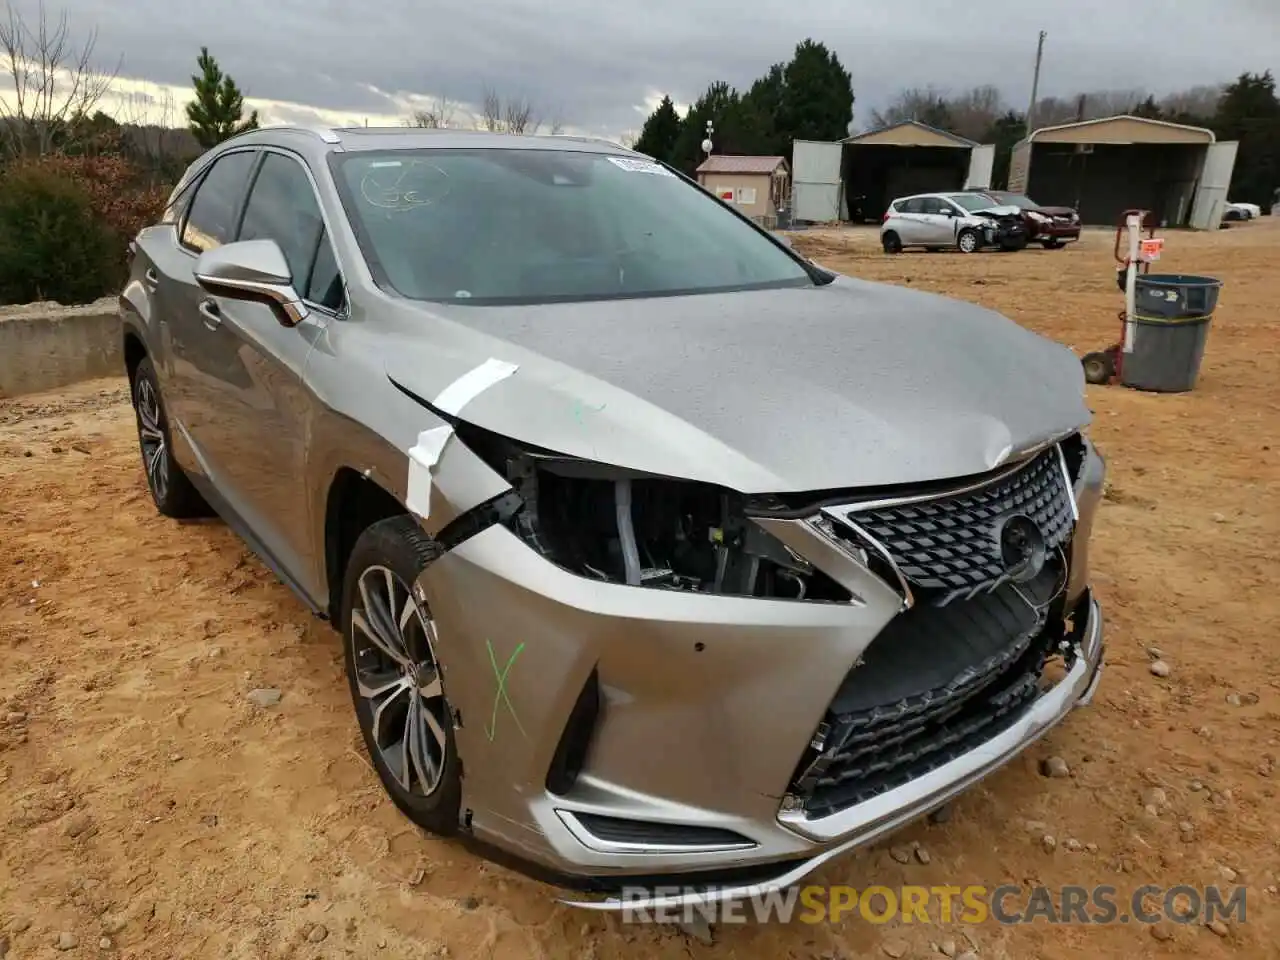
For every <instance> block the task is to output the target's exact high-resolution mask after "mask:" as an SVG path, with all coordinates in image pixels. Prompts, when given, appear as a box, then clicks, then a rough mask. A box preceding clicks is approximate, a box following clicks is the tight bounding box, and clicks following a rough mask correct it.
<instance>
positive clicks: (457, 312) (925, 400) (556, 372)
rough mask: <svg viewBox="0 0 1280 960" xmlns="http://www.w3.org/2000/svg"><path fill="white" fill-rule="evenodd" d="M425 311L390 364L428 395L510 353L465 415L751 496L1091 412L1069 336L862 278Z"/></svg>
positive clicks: (943, 473) (989, 441) (941, 471)
mask: <svg viewBox="0 0 1280 960" xmlns="http://www.w3.org/2000/svg"><path fill="white" fill-rule="evenodd" d="M411 309H414V310H418V311H424V312H428V313H430V314H432V315H433V316H434V318H435V319H436V321H437V322H438V327H437V329H438V334H439V335H438V336H431V335H427V336H423V335H421V334H419V335H403V336H399V337H394V338H392V342H390V343H388V344H384V347H385V349H386V355H385V365H386V370H387V373H388V375H389V376H390V378H391V379H392V380H393V381H395V382H396V383H397V384H399V385H400V386H401V387H402V388H404V389H405V390H407V391H409V392H411V393H413V394H414V395H415V396H417V397H419V398H421V399H422V400H424V401H426V402H427V403H431V401H432V399H433V398H435V397H437V396H439V395H440V393H441V391H443V390H444V389H445V388H446V387H447V386H449V384H451V383H453V382H454V381H456V380H457V379H458V378H459V377H461V376H463V375H465V374H466V373H468V371H471V370H472V369H474V368H475V367H477V366H479V365H481V364H483V363H485V361H486V360H488V359H489V358H493V359H497V360H501V361H505V362H506V363H509V364H515V365H517V369H516V371H515V372H514V373H513V374H511V375H510V376H507V377H505V378H502V379H499V380H496V382H493V383H492V385H491V386H489V387H488V388H487V389H484V390H483V391H482V392H480V393H479V394H478V395H476V396H475V397H474V399H471V400H470V401H469V402H467V403H466V405H465V406H464V407H463V408H461V410H460V411H450V412H456V413H457V415H458V416H459V418H460V419H462V420H464V421H467V422H469V423H472V424H475V425H476V426H479V427H482V428H484V429H486V430H490V431H493V432H496V433H499V434H502V435H504V436H506V437H509V438H512V439H514V440H518V441H522V442H525V443H528V444H531V445H536V446H539V447H543V448H546V449H549V450H553V451H556V452H558V453H562V454H568V455H572V456H577V457H582V458H586V459H590V460H594V461H597V462H601V463H607V464H613V465H615V466H620V467H628V468H632V469H635V470H641V471H645V472H649V473H656V474H662V475H666V476H676V477H683V478H687V479H695V480H704V481H707V482H712V483H719V484H722V485H724V486H727V487H729V488H732V489H736V490H739V491H741V492H744V493H763V492H778V493H781V492H793V491H817V490H831V489H838V488H848V487H862V486H882V485H896V484H910V483H918V482H924V481H930V480H940V479H949V478H954V477H962V476H968V475H972V474H976V473H981V472H984V471H987V470H990V469H993V468H995V467H997V466H999V465H1000V464H1001V463H1002V462H1004V461H1006V460H1007V459H1009V457H1010V456H1011V455H1014V454H1016V453H1017V452H1019V451H1020V450H1023V449H1027V448H1030V447H1034V446H1036V445H1039V444H1041V443H1043V442H1045V441H1047V440H1051V439H1053V438H1055V437H1057V436H1060V435H1062V434H1064V433H1066V432H1069V431H1071V430H1073V429H1076V428H1079V427H1080V426H1082V425H1084V424H1086V423H1087V422H1088V421H1089V417H1090V414H1089V410H1088V408H1087V407H1086V406H1085V403H1084V378H1083V372H1082V369H1081V367H1080V363H1079V361H1078V360H1077V359H1076V357H1075V356H1074V354H1072V352H1071V351H1070V350H1068V349H1067V348H1066V347H1064V346H1061V345H1060V344H1057V343H1055V342H1054V341H1051V340H1048V339H1046V338H1043V337H1040V336H1038V335H1036V334H1033V333H1031V332H1030V331H1028V330H1025V329H1023V328H1021V327H1019V326H1018V325H1016V324H1015V323H1013V322H1012V321H1010V320H1008V319H1006V318H1005V317H1003V316H1001V315H1000V314H997V313H995V312H993V311H990V310H986V309H983V308H981V307H978V306H975V305H973V304H970V303H967V302H964V301H959V300H953V299H948V298H944V297H941V296H936V295H933V294H928V293H923V292H920V291H915V290H911V289H907V288H903V287H898V286H892V285H889V284H882V283H870V282H866V281H860V280H853V279H850V278H847V277H838V278H837V279H836V280H835V281H834V282H832V283H830V284H828V285H825V286H813V287H804V288H789V289H775V290H760V291H750V292H738V293H726V294H703V295H696V296H678V297H661V298H643V299H619V300H611V301H595V302H590V303H560V304H548V305H537V306H502V307H492V306H478V307H473V306H451V305H450V306H442V305H437V304H420V305H416V306H415V307H413V308H411ZM424 319H425V318H423V317H421V316H419V317H418V329H419V330H421V329H422V326H421V324H422V321H423V320H424ZM453 395H455V396H456V395H457V391H456V390H455V391H454V394H453Z"/></svg>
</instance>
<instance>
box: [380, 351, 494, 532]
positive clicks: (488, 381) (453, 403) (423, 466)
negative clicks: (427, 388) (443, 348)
mask: <svg viewBox="0 0 1280 960" xmlns="http://www.w3.org/2000/svg"><path fill="white" fill-rule="evenodd" d="M517 369H518V366H517V365H516V364H514V363H507V362H505V361H502V360H495V359H494V358H492V357H490V358H489V359H488V360H486V361H485V362H484V363H482V364H480V366H478V367H475V368H474V369H472V370H469V371H468V372H467V373H464V374H463V375H462V376H460V377H459V378H458V379H457V380H455V381H453V383H451V384H449V385H448V386H447V387H445V388H444V389H443V390H441V391H440V393H439V394H438V395H437V396H436V398H435V400H434V401H433V403H432V406H434V407H435V408H436V409H437V410H440V411H442V412H444V413H447V414H450V415H452V416H457V415H458V412H459V411H460V410H461V409H462V408H463V407H465V406H466V405H467V404H468V403H470V402H471V401H472V400H474V399H475V398H476V397H478V396H480V394H481V393H483V392H484V391H485V390H488V389H489V388H490V387H491V386H493V385H494V384H495V383H498V382H499V381H500V380H505V379H506V378H507V377H509V376H511V374H513V373H515V372H516V370H517ZM451 436H453V427H451V426H449V425H447V424H446V425H445V426H442V427H432V428H431V429H430V430H423V431H422V432H421V433H420V434H418V442H417V443H415V444H414V445H413V446H412V447H410V448H409V479H408V482H407V483H406V484H405V506H407V507H408V508H409V511H410V512H411V513H413V514H416V515H417V516H419V517H422V518H423V519H426V518H427V517H429V516H430V515H431V475H432V474H433V473H434V472H435V468H436V464H438V463H439V462H440V457H441V456H443V455H444V448H445V444H446V443H448V442H449V438H450V437H451Z"/></svg>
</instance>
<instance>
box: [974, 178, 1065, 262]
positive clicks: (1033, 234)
mask: <svg viewBox="0 0 1280 960" xmlns="http://www.w3.org/2000/svg"><path fill="white" fill-rule="evenodd" d="M971 192H972V193H980V194H982V195H983V196H984V197H990V198H991V199H992V200H994V201H995V202H996V203H1001V204H1004V205H1006V206H1010V207H1017V208H1018V209H1019V210H1021V211H1022V219H1023V222H1024V223H1026V225H1027V236H1028V238H1029V242H1030V243H1038V244H1040V245H1041V246H1043V247H1044V248H1045V249H1046V250H1057V249H1058V248H1059V247H1061V246H1062V245H1063V244H1067V243H1070V242H1071V241H1073V240H1079V239H1080V214H1078V213H1077V212H1076V211H1075V210H1074V209H1072V208H1071V207H1042V206H1040V204H1038V203H1036V202H1035V201H1034V200H1032V199H1030V198H1029V197H1024V196H1023V195H1022V194H1020V193H1010V192H1009V191H1008V190H973V191H971Z"/></svg>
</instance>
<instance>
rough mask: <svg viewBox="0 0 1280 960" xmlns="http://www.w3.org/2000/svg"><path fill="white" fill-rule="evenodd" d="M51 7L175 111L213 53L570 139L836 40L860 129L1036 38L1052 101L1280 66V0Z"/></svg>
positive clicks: (187, 0)
mask: <svg viewBox="0 0 1280 960" xmlns="http://www.w3.org/2000/svg"><path fill="white" fill-rule="evenodd" d="M6 2H7V3H11V4H12V6H13V7H14V9H16V10H17V11H18V12H19V13H20V14H21V15H22V16H24V17H26V18H27V19H28V21H29V22H31V23H35V22H36V21H37V19H38V10H39V5H38V0H0V16H3V5H4V4H5V3H6ZM45 4H46V8H47V10H48V14H49V16H50V17H52V18H56V17H57V15H58V13H59V12H60V11H61V10H65V11H66V12H67V13H68V14H69V16H70V22H71V27H72V31H73V34H75V35H76V36H78V37H84V36H85V35H86V34H87V32H88V31H89V30H90V29H91V28H93V27H95V26H96V28H97V30H98V43H97V54H98V59H99V60H100V61H102V62H103V63H104V64H105V65H108V66H114V64H115V62H116V60H117V58H123V62H122V65H121V68H120V78H121V79H120V81H119V82H118V84H117V94H118V97H119V96H129V95H131V94H133V95H136V94H137V93H138V92H143V93H145V94H149V95H151V96H159V95H160V94H161V93H162V91H163V90H164V89H165V88H168V89H170V91H171V93H172V96H173V97H174V98H175V99H176V102H177V104H178V106H179V110H178V113H177V116H176V117H175V122H180V120H181V116H180V106H181V104H182V103H183V102H185V100H186V99H188V98H189V90H190V74H191V73H192V72H193V70H194V69H195V57H196V55H197V53H198V52H199V48H200V46H201V45H202V44H203V45H207V46H208V47H209V48H210V51H211V52H212V53H213V54H214V55H215V56H216V57H217V58H218V60H219V62H220V63H221V65H222V66H223V68H224V69H225V70H226V71H227V72H229V73H230V74H232V75H233V76H234V77H235V79H236V81H237V82H238V83H239V84H240V87H241V89H243V90H245V91H247V93H248V94H249V96H250V98H251V100H252V101H253V104H254V105H255V106H257V107H258V108H259V109H260V110H261V111H262V114H263V119H264V120H265V121H267V122H286V121H289V122H314V121H321V122H327V123H339V124H349V123H352V122H355V123H362V122H364V121H365V120H366V119H367V120H368V122H369V123H370V124H375V123H380V122H398V120H399V118H401V117H404V116H406V115H407V114H408V113H409V112H411V111H412V109H413V108H414V107H415V105H424V104H426V103H429V102H431V101H432V100H434V99H435V98H437V97H440V96H443V97H447V98H448V99H449V100H451V101H454V102H458V103H461V104H464V105H465V104H468V103H470V104H474V103H476V102H477V101H479V99H480V97H481V94H482V91H483V90H484V89H485V87H486V86H487V87H489V88H491V89H493V90H495V91H497V92H498V93H500V94H501V95H503V96H523V97H527V98H528V99H529V100H530V101H532V102H533V103H534V104H535V106H536V108H537V112H538V113H539V115H541V116H543V117H545V118H548V119H549V118H551V117H553V116H554V117H558V118H560V119H561V120H562V121H563V122H565V124H566V125H567V126H568V127H569V128H571V129H573V130H576V131H582V132H591V133H600V134H605V135H609V136H618V135H620V134H623V133H625V132H627V131H634V130H637V129H638V128H639V126H640V124H641V123H642V122H643V120H644V115H645V114H646V113H647V112H648V110H649V109H650V107H651V106H652V105H653V104H654V103H655V102H656V99H657V98H658V97H659V96H660V95H661V94H662V93H664V92H667V93H670V94H671V95H672V97H673V99H675V100H676V102H677V103H680V104H686V103H688V102H689V101H690V100H691V99H693V98H695V97H696V96H697V95H698V94H699V93H700V92H701V91H702V90H703V89H704V88H705V87H706V86H707V84H708V83H709V82H710V81H713V80H719V79H723V80H727V81H728V82H730V83H731V84H734V85H736V86H740V87H745V86H747V85H748V84H750V82H751V81H752V80H753V79H754V78H755V77H756V76H758V75H759V74H761V73H762V72H764V70H765V69H766V68H767V67H768V66H769V64H771V63H773V62H776V61H779V60H785V59H787V58H788V56H789V54H790V52H791V50H792V48H793V47H794V46H795V44H796V42H798V41H799V40H802V39H804V38H805V37H813V38H814V39H817V40H821V41H823V42H825V43H826V44H827V45H828V46H829V47H832V48H833V49H834V50H835V51H836V52H837V53H838V55H839V56H840V58H841V60H842V61H843V63H844V64H845V66H846V67H847V68H848V69H849V70H851V71H852V73H853V84H854V93H855V96H856V98H857V100H856V103H855V105H854V114H855V123H865V122H866V121H867V120H869V118H870V115H871V111H872V110H873V109H874V108H877V107H883V106H884V105H885V103H886V101H888V100H889V98H890V97H892V95H893V93H894V91H895V90H897V89H899V88H901V87H904V86H919V87H924V86H929V85H932V86H934V87H937V88H948V87H950V88H956V89H959V88H964V87H970V86H974V85H976V84H983V83H995V84H997V85H999V86H1000V87H1001V89H1002V90H1003V91H1004V92H1005V94H1006V96H1007V97H1008V98H1009V99H1010V101H1011V103H1013V104H1014V105H1015V106H1018V107H1019V108H1020V109H1021V108H1024V107H1025V103H1026V100H1027V98H1028V96H1029V93H1030V84H1031V73H1032V64H1033V61H1034V56H1035V44H1036V35H1037V32H1038V31H1039V30H1046V31H1047V32H1048V34H1049V36H1048V40H1047V42H1046V45H1045V56H1044V67H1043V71H1042V76H1041V91H1042V94H1043V95H1046V96H1048V95H1060V96H1068V95H1070V94H1072V93H1074V92H1077V91H1080V90H1098V89H1132V88H1144V89H1147V90H1149V91H1151V92H1153V93H1156V94H1160V93H1164V92H1169V91H1172V90H1176V89H1182V88H1185V87H1188V86H1192V85H1194V84H1200V83H1215V82H1218V81H1222V80H1227V79H1230V78H1232V77H1234V76H1235V75H1237V74H1239V73H1240V72H1241V71H1244V70H1250V71H1259V72H1260V71H1263V70H1267V69H1271V70H1273V71H1276V72H1277V73H1280V45H1277V43H1276V41H1275V37H1277V36H1280V0H1147V2H1145V3H1137V4H1126V3H1119V2H1116V0H1071V2H1069V3H1064V2H1059V3H1053V4H1047V3H1042V2H1034V0H1030V2H1029V0H970V2H968V3H946V2H943V0H914V2H911V0H907V2H884V0H805V2H804V3H798V2H795V0H733V2H729V0H701V2H699V0H645V2H643V3H610V2H608V0H604V2H601V0H557V2H555V3H552V2H551V0H476V2H470V3H461V2H458V0H436V2H434V3H426V2H421V0H420V2H417V3H413V2H409V0H363V2H354V0H348V2H342V0H262V2H257V3H255V2H251V0H202V2H195V0H45ZM2 69H3V68H2V67H0V70H2ZM7 79H8V78H7V77H4V76H2V75H0V83H3V82H4V81H6V80H7ZM0 96H3V94H2V93H0ZM118 97H117V101H118ZM143 100H145V98H143ZM143 100H139V99H137V98H136V96H135V100H134V102H135V104H137V103H141V102H143ZM463 111H465V107H463Z"/></svg>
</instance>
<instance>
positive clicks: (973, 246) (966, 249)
mask: <svg viewBox="0 0 1280 960" xmlns="http://www.w3.org/2000/svg"><path fill="white" fill-rule="evenodd" d="M979 246H981V244H980V243H979V241H978V231H976V230H961V231H960V236H958V237H956V249H958V250H959V251H960V252H961V253H976V252H977V251H978V247H979Z"/></svg>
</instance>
